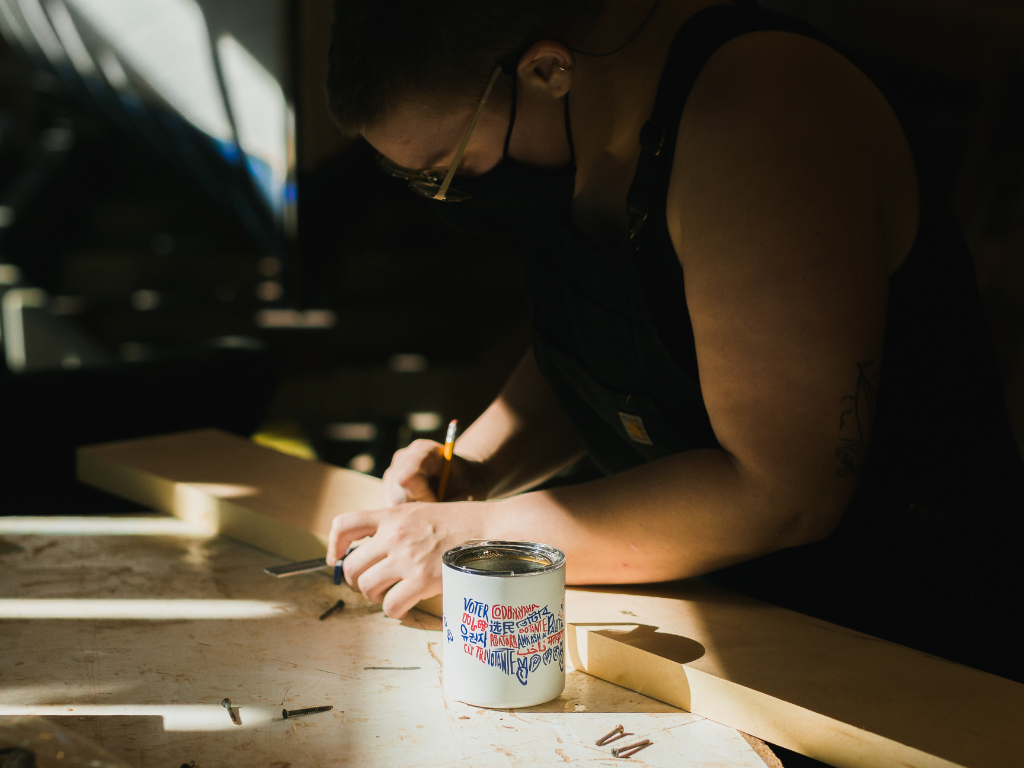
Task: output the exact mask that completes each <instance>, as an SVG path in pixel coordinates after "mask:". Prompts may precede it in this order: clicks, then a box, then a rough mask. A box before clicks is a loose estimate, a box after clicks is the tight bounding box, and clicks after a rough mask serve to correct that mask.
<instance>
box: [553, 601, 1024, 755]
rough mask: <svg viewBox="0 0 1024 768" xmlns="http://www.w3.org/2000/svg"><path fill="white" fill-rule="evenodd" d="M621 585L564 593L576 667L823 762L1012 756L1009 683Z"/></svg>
mask: <svg viewBox="0 0 1024 768" xmlns="http://www.w3.org/2000/svg"><path fill="white" fill-rule="evenodd" d="M630 591H632V590H630ZM632 592H634V593H632V594H626V593H625V592H624V591H623V590H621V589H617V590H616V589H612V588H608V589H601V588H598V589H592V590H581V589H573V590H570V592H569V595H568V596H567V605H566V613H567V618H568V624H569V631H568V633H567V640H568V643H569V653H570V656H571V657H572V659H573V664H574V665H575V666H576V668H577V669H585V670H587V671H588V672H590V673H591V674H594V675H596V676H598V677H601V678H602V679H605V680H609V681H611V682H614V683H616V684H619V685H623V686H625V687H628V688H631V689H633V690H636V691H639V692H641V693H645V694H647V695H649V696H652V697H654V698H657V699H660V700H662V701H666V702H669V703H671V704H675V705H676V706H678V707H681V708H683V709H687V710H689V711H692V712H695V713H698V714H700V715H702V716H704V717H708V718H710V719H713V720H717V721H718V722H722V723H727V724H728V725H731V726H732V727H734V728H737V729H739V730H741V731H744V732H746V733H750V734H753V735H755V736H757V737H759V738H762V739H765V740H766V741H769V742H771V743H774V744H779V745H781V746H784V747H787V748H789V749H792V750H795V751H797V752H800V753H802V754H806V755H810V756H812V757H816V758H817V759H820V760H822V761H824V762H827V763H829V764H831V765H835V766H840V767H845V766H877V765H906V766H922V767H924V766H927V767H928V768H932V767H933V766H934V767H936V768H937V767H938V766H943V767H944V768H945V767H948V766H968V767H969V768H997V767H1000V766H1008V765H1015V764H1024V754H1022V752H1021V750H1020V746H1019V741H1018V740H1017V736H1016V734H1019V733H1021V732H1022V731H1024V686H1022V685H1019V684H1017V683H1014V682H1011V681H1009V680H1004V679H1002V678H999V677H995V676H993V675H989V674H986V673H983V672H979V671H977V670H973V669H970V668H968V667H964V666H961V665H958V664H953V663H950V662H947V661H943V660H941V659H938V658H935V657H933V656H928V655H927V654H923V653H919V652H917V651H913V650H911V649H908V648H904V647H902V646H899V645H895V644H893V643H888V642H884V641H882V640H878V639H877V638H873V637H870V636H868V635H864V634H861V633H858V632H854V631H852V630H848V629H844V628H842V627H838V626H836V625H834V624H829V623H827V622H823V621H818V620H816V619H812V618H809V617H807V616H802V615H800V614H797V613H794V612H792V611H787V610H784V609H781V608H776V607H774V606H770V605H767V604H764V603H759V602H757V601H754V600H749V599H746V598H742V597H739V596H737V595H734V594H731V593H728V592H725V591H722V590H716V589H714V588H711V587H706V586H702V585H698V584H687V583H682V584H676V585H668V586H665V587H662V588H658V587H649V588H646V589H642V590H635V591H632ZM615 625H618V626H615Z"/></svg>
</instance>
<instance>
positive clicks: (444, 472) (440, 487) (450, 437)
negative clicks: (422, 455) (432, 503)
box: [437, 419, 459, 501]
mask: <svg viewBox="0 0 1024 768" xmlns="http://www.w3.org/2000/svg"><path fill="white" fill-rule="evenodd" d="M458 426H459V420H458V419H452V421H451V424H449V425H448V434H447V436H445V439H444V464H442V465H441V479H440V480H438V481H437V500H438V501H444V495H445V492H446V491H447V490H448V475H450V474H451V471H452V453H454V451H455V430H456V429H458Z"/></svg>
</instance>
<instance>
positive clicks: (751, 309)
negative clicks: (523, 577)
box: [327, 0, 1024, 678]
mask: <svg viewBox="0 0 1024 768" xmlns="http://www.w3.org/2000/svg"><path fill="white" fill-rule="evenodd" d="M327 92H328V98H329V104H330V107H331V110H332V113H333V115H334V117H335V119H336V121H337V123H338V125H339V126H340V127H341V129H342V130H344V131H346V132H349V133H358V134H360V135H361V136H362V137H364V138H365V139H366V141H368V142H369V143H370V144H371V145H373V147H375V148H376V149H377V150H378V152H379V153H380V157H379V162H380V163H381V166H382V168H384V170H386V171H388V172H390V173H392V174H393V175H396V176H399V177H402V178H406V179H408V180H409V183H410V186H411V187H412V189H413V191H416V192H419V193H420V194H424V195H426V196H430V197H433V198H434V199H435V202H434V203H432V205H434V206H436V209H437V212H438V215H440V216H441V217H442V218H443V219H445V220H447V221H449V222H450V223H451V224H452V225H453V226H455V227H456V228H461V229H466V230H469V231H509V230H513V231H517V232H519V234H520V235H521V242H522V252H523V260H524V264H525V269H526V274H527V276H528V279H527V282H528V289H529V294H530V308H531V315H532V323H533V337H532V338H533V341H532V345H531V348H530V349H529V351H527V353H526V354H525V356H524V357H523V359H522V361H521V362H520V363H519V365H518V367H517V368H516V369H515V371H514V373H513V374H512V375H511V378H510V379H509V381H508V382H507V384H506V385H505V387H504V389H503V390H502V392H501V393H500V395H499V397H498V398H497V399H496V400H495V401H494V403H493V404H492V405H491V406H490V407H489V408H488V409H487V410H486V412H485V413H484V414H483V415H482V416H480V417H479V419H477V420H476V421H475V422H474V423H473V424H472V425H471V426H470V427H469V428H468V429H467V430H466V431H465V433H464V434H463V435H462V436H461V438H460V439H459V440H458V442H457V444H456V449H455V451H456V456H455V459H454V464H453V466H452V471H451V479H450V484H449V489H450V490H449V494H448V498H447V499H446V500H445V503H443V504H440V503H437V499H436V496H435V488H436V479H437V476H438V473H439V471H440V466H441V456H440V450H439V446H438V444H436V443H433V442H430V441H424V440H417V441H415V442H413V443H412V444H411V445H409V446H408V447H407V448H405V449H403V450H401V451H399V452H398V453H396V454H395V457H394V459H393V462H392V464H391V466H390V467H389V468H388V470H387V472H386V473H385V475H384V488H385V491H384V492H385V504H386V506H384V507H382V508H381V509H377V510H370V511H366V512H355V513H347V514H343V515H339V516H338V517H337V518H336V519H335V520H334V523H333V527H332V530H331V533H330V538H329V553H328V560H329V561H333V559H334V558H335V557H338V556H339V555H340V553H342V552H344V551H345V550H346V548H347V547H348V546H349V545H350V544H351V543H352V542H353V541H356V540H358V539H361V538H363V537H367V536H372V538H371V539H370V540H369V541H368V542H366V543H364V544H363V545H362V546H360V547H359V548H358V549H356V550H354V551H353V552H352V554H351V555H350V556H349V557H348V558H347V559H346V560H345V564H344V571H345V578H346V579H347V581H348V583H349V584H350V585H352V586H353V587H354V588H356V589H358V590H360V591H361V592H362V593H363V594H365V595H366V596H367V597H368V598H369V599H371V600H374V601H377V602H382V603H383V609H384V612H385V613H387V614H388V615H390V616H401V615H403V614H404V613H405V612H407V611H408V610H409V609H410V608H411V607H413V606H414V605H415V604H416V602H417V601H418V600H420V599H422V598H426V597H429V596H432V595H434V594H437V593H438V592H439V591H440V589H441V554H442V553H443V552H444V551H445V550H446V549H448V548H449V547H451V546H454V545H456V544H459V543H461V542H463V541H465V540H468V539H529V540H535V541H542V542H545V543H547V544H551V545H554V546H556V547H558V548H559V549H561V550H563V551H564V552H565V553H566V557H567V570H566V578H567V581H568V583H570V584H625V583H644V582H663V581H671V580H675V579H685V578H691V577H704V578H707V579H710V580H712V581H714V582H715V583H718V584H721V585H725V586H728V587H730V588H733V589H737V590H738V591H741V592H744V593H746V594H749V595H753V596H755V597H759V598H762V599H766V600H770V601H771V602H774V603H777V604H780V605H784V606H788V607H791V608H794V609H796V610H800V611H804V612H806V613H810V614H812V615H815V616H819V617H821V618H824V619H827V620H831V621H836V622H838V623H840V624H843V625H845V626H849V627H853V628H855V629H859V630H863V631H866V632H869V633H872V634H876V635H878V636H880V637H884V638H887V639H890V640H894V641H897V642H902V643H906V644H909V645H913V646H914V647H918V648H921V649H923V650H927V651H930V652H932V653H937V654H939V655H943V656H946V657H947V658H953V659H956V660H959V661H964V662H965V663H970V664H974V665H975V666H980V667H983V668H987V669H991V670H993V671H996V672H999V673H1000V674H1005V675H1008V676H1016V677H1018V678H1019V667H1016V666H1013V664H1014V663H1015V662H1014V661H1013V656H1014V654H1013V652H1012V641H1011V639H1010V638H1011V637H1012V634H1011V633H1010V630H1009V627H1010V624H1009V623H1008V621H1009V619H1007V618H1006V617H1007V616H1009V615H1012V611H1007V610H1006V605H1007V604H1006V602H1005V601H1007V600H1017V604H1019V598H1017V595H1018V594H1019V593H1018V592H1017V589H1018V587H1019V582H1020V579H1019V574H1018V573H1017V569H1016V568H1015V567H1014V565H1013V563H1014V557H1013V547H1014V545H1015V540H1016V536H1017V533H1018V532H1019V525H1020V518H1021V515H1020V513H1021V511H1022V510H1024V504H1022V499H1024V494H1022V493H1021V488H1022V487H1024V484H1022V480H1021V478H1022V476H1024V465H1022V462H1021V457H1020V453H1019V451H1018V450H1017V447H1016V444H1015V443H1014V441H1013V437H1012V434H1011V432H1010V429H1009V424H1008V419H1007V416H1006V411H1005V406H1004V404H1003V400H1002V393H1001V389H1000V386H999V379H998V371H997V368H996V361H995V357H994V353H993V352H992V345H991V342H990V340H989V338H988V331H987V327H986V323H985V318H984V315H983V312H982V308H981V305H980V300H979V298H978V294H977V288H976V286H975V282H974V280H975V278H974V273H973V267H972V264H971V261H970V256H969V253H968V252H967V249H966V246H965V245H964V242H963V239H962V237H961V236H960V234H959V231H958V230H957V227H956V224H955V222H954V221H953V219H952V217H951V215H950V214H949V213H948V211H947V210H946V209H945V208H944V206H943V202H942V200H941V195H940V194H938V191H937V186H936V185H935V184H934V183H931V182H930V180H929V177H928V175H927V169H925V168H923V167H920V166H919V164H918V163H917V162H916V161H915V155H914V152H913V149H912V141H911V139H910V138H908V136H907V135H906V133H905V131H904V129H903V127H902V125H901V122H900V120H899V118H898V117H897V115H896V114H895V112H894V109H893V107H892V106H891V105H890V103H889V102H888V101H887V100H886V98H885V97H884V96H883V95H882V94H881V93H880V91H879V90H878V88H876V87H875V85H874V84H873V83H872V81H871V80H870V79H869V78H868V77H867V76H866V75H865V74H864V73H863V72H862V71H861V70H860V69H859V68H858V67H856V66H855V65H854V64H853V63H851V61H850V60H849V59H848V58H846V57H845V56H844V55H842V54H841V53H839V52H838V51H837V50H836V49H835V48H834V47H833V46H831V45H830V44H828V42H827V41H825V40H823V39H822V37H821V36H820V35H818V34H817V33H816V32H815V31H814V30H813V29H811V28H809V27H808V26H806V25H804V24H802V23H801V22H799V21H797V20H794V19H790V18H788V17H785V16H782V15H779V14H775V13H772V12H769V11H766V10H764V9H762V8H760V7H758V6H756V5H754V4H752V3H742V2H736V3H731V2H727V1H726V0H660V2H659V1H657V0H650V1H649V2H646V1H645V2H636V1H635V0H604V2H601V1H600V0H559V1H558V2H551V1H549V0H516V1H515V2H497V1H496V0H473V1H472V2H470V1H469V0H445V2H439V1H437V0H414V1H413V0H388V1H387V2H380V0H338V2H337V3H336V6H335V20H334V29H333V41H332V46H331V52H330V73H329V77H328V83H327ZM462 321H463V322H472V318H469V317H466V318H462ZM585 453H587V454H589V455H590V457H591V458H592V459H593V460H594V462H595V463H596V464H597V466H598V467H599V468H600V469H601V470H602V471H603V472H604V473H605V475H606V476H605V477H604V478H603V479H599V480H596V481H593V482H588V483H583V484H579V485H574V486H568V487H559V488H553V489H547V490H537V491H531V490H530V489H531V488H534V487H535V486H537V485H538V484H540V483H542V482H543V481H545V480H546V479H548V478H551V477H552V476H553V475H555V474H556V473H558V472H559V471H560V470H562V469H563V468H565V467H567V466H568V465H570V464H572V463H573V462H575V461H576V460H578V459H579V458H580V457H581V456H582V455H584V454H585ZM1004 620H1005V622H1004V623H1003V624H1000V621H1004ZM1000 649H1002V650H1000Z"/></svg>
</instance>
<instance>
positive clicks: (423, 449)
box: [384, 440, 487, 507]
mask: <svg viewBox="0 0 1024 768" xmlns="http://www.w3.org/2000/svg"><path fill="white" fill-rule="evenodd" d="M443 463H444V446H443V445H441V444H440V443H435V442H434V441H433V440H414V441H413V442H412V443H410V444H409V446H408V447H407V448H403V449H402V450H400V451H398V452H397V453H396V454H395V455H394V457H393V458H392V459H391V466H390V467H388V468H387V471H386V472H385V473H384V503H385V504H386V505H388V506H389V507H390V506H395V505H396V504H405V503H408V502H412V501H437V493H436V490H435V489H436V488H437V481H438V478H439V477H440V476H441V466H442V465H443ZM484 475H485V471H484V465H483V463H482V462H479V461H470V460H469V459H465V458H463V457H462V456H458V455H456V456H452V469H451V474H450V475H449V477H448V490H447V492H446V493H445V501H483V500H484V499H486V498H487V483H486V482H485V480H484Z"/></svg>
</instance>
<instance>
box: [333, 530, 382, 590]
mask: <svg viewBox="0 0 1024 768" xmlns="http://www.w3.org/2000/svg"><path fill="white" fill-rule="evenodd" d="M387 555H388V551H387V545H386V544H385V543H383V542H381V541H378V540H377V539H370V540H369V541H368V542H366V543H365V544H361V545H359V546H358V547H356V548H355V549H353V550H352V552H351V553H350V554H349V556H348V557H346V558H345V563H344V565H343V566H342V570H343V572H344V574H345V581H346V582H347V583H348V585H349V586H350V587H352V589H355V590H358V591H360V592H362V591H363V590H362V588H361V587H360V586H359V579H360V578H362V575H363V573H364V572H365V571H366V570H367V569H369V568H371V567H372V566H373V565H375V564H376V563H378V562H379V561H381V560H383V559H385V558H386V557H387ZM367 583H369V582H367ZM378 602H379V601H378Z"/></svg>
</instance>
